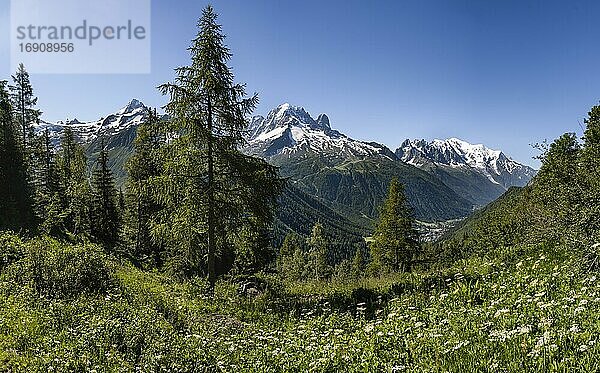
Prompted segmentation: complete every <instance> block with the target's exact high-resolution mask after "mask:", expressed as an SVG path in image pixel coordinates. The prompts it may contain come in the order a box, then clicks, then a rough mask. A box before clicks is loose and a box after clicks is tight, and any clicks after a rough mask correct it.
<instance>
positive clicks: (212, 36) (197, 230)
mask: <svg viewBox="0 0 600 373" xmlns="http://www.w3.org/2000/svg"><path fill="white" fill-rule="evenodd" d="M216 20H217V15H216V14H215V12H214V11H213V8H212V7H210V6H208V7H206V8H205V9H204V11H203V14H202V17H201V19H200V21H199V23H198V26H199V29H200V30H199V32H198V35H197V37H196V38H195V39H194V40H193V42H192V46H191V47H190V52H191V57H192V62H191V64H190V66H186V67H180V68H178V69H177V70H176V73H177V77H176V79H175V82H174V83H169V84H165V85H162V86H161V87H160V89H161V91H162V92H163V94H168V95H169V96H170V102H169V103H168V104H167V105H166V111H167V113H168V114H169V115H170V117H171V121H170V131H171V133H172V136H171V139H172V141H170V142H169V143H168V146H166V147H165V155H164V156H165V164H164V165H163V167H164V172H163V174H162V175H161V176H160V177H159V178H157V179H156V180H155V184H157V188H158V189H159V190H161V191H162V192H161V193H160V202H161V203H162V204H164V205H165V207H166V211H167V212H168V214H165V216H164V218H165V219H163V220H162V221H161V222H159V224H158V225H157V226H156V227H155V229H154V231H155V232H156V233H157V234H159V235H160V236H161V237H163V238H165V239H168V240H169V241H170V242H169V244H170V246H171V247H172V248H173V249H174V251H175V252H176V253H179V254H180V258H181V260H182V262H183V263H184V266H186V267H188V268H189V267H192V269H194V270H200V271H202V272H204V273H206V274H207V276H208V280H209V283H210V284H211V288H212V287H213V286H214V283H215V281H216V276H217V273H223V272H225V271H227V268H225V262H224V261H221V259H223V258H226V257H230V256H231V254H232V252H235V250H236V248H235V241H236V236H238V234H240V233H241V232H242V229H243V228H244V227H245V226H247V225H251V226H253V227H254V228H255V229H256V228H257V227H263V228H265V229H268V227H269V225H270V224H271V220H272V217H273V211H274V206H275V203H276V197H277V195H278V194H279V191H280V189H281V184H282V183H281V181H280V179H279V178H278V176H277V169H276V168H275V167H273V166H270V165H268V164H267V163H266V162H265V161H264V160H261V159H257V158H254V157H250V156H246V155H244V154H242V153H241V152H240V151H239V150H238V149H239V147H240V146H241V145H242V144H243V143H244V131H245V129H246V127H247V125H248V123H247V117H248V116H249V115H250V114H251V112H252V111H253V109H254V107H255V106H256V104H257V103H258V97H257V95H256V94H255V95H254V96H252V97H249V98H246V94H245V88H244V86H243V85H241V84H235V83H234V76H233V73H232V71H231V69H230V68H229V66H228V65H227V63H228V61H229V59H230V58H231V53H230V51H229V49H228V48H227V47H226V45H225V44H224V39H225V36H224V35H223V33H222V32H221V26H220V25H219V24H217V22H216Z"/></svg>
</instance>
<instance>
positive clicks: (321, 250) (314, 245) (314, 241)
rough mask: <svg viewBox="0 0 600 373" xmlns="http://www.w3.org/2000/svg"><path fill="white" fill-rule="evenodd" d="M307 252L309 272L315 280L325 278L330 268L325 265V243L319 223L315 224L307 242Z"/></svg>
mask: <svg viewBox="0 0 600 373" xmlns="http://www.w3.org/2000/svg"><path fill="white" fill-rule="evenodd" d="M307 243H308V247H309V251H308V257H309V264H308V265H309V270H310V272H311V276H312V278H313V279H315V280H322V279H324V278H327V277H328V276H329V274H330V272H331V268H330V267H329V264H328V263H327V241H326V239H325V232H324V229H323V225H322V224H321V223H316V224H315V225H314V226H313V228H312V231H311V233H310V236H309V237H308V240H307Z"/></svg>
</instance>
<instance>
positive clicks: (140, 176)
mask: <svg viewBox="0 0 600 373" xmlns="http://www.w3.org/2000/svg"><path fill="white" fill-rule="evenodd" d="M160 126H161V123H160V122H159V118H158V115H157V114H156V110H150V109H148V114H147V117H146V120H145V121H144V122H142V123H141V124H140V125H139V126H138V128H137V133H136V137H135V140H134V143H133V154H132V156H131V157H130V158H129V160H128V161H127V163H126V164H125V169H126V171H127V175H128V177H127V182H126V184H125V187H126V192H125V201H124V203H125V216H124V218H125V222H124V223H125V239H126V241H127V243H128V244H129V245H130V249H129V251H130V252H129V254H130V255H131V256H132V257H133V258H134V259H135V260H137V261H141V262H146V261H150V262H152V263H149V264H153V265H160V264H161V250H162V247H161V245H160V244H159V243H157V242H156V241H155V240H153V239H152V237H151V221H152V219H153V218H155V217H156V214H157V213H158V212H159V211H160V210H161V205H160V204H159V203H158V202H157V201H156V198H155V196H154V193H153V190H152V184H151V180H152V178H155V177H158V176H159V175H160V174H161V162H160V158H159V155H160V154H159V150H160V148H161V146H163V145H164V140H163V139H164V137H163V136H162V128H161V127H160Z"/></svg>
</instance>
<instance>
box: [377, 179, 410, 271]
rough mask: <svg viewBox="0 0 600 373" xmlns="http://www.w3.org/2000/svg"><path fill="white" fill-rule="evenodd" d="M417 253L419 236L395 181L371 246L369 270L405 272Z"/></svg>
mask: <svg viewBox="0 0 600 373" xmlns="http://www.w3.org/2000/svg"><path fill="white" fill-rule="evenodd" d="M418 250H419V242H418V232H417V231H416V229H415V228H414V218H413V213H412V209H411V208H410V206H409V204H408V201H407V200H406V196H405V195H404V187H403V185H402V184H401V183H400V181H399V180H398V178H397V177H394V178H393V179H392V181H391V183H390V187H389V191H388V195H387V198H386V200H385V201H384V202H383V204H382V206H381V207H380V211H379V221H378V223H377V227H376V229H375V233H374V235H373V241H372V242H371V258H372V262H371V264H372V270H373V271H374V272H376V273H382V272H389V271H404V270H406V269H408V268H409V266H410V264H411V261H412V260H413V259H414V257H415V255H416V254H417V252H418Z"/></svg>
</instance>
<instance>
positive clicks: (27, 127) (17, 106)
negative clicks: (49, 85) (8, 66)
mask: <svg viewBox="0 0 600 373" xmlns="http://www.w3.org/2000/svg"><path fill="white" fill-rule="evenodd" d="M12 80H13V85H12V86H11V87H10V90H11V98H12V105H13V111H14V119H15V121H16V122H17V123H18V125H19V127H20V131H21V146H22V148H23V149H24V152H25V154H26V155H28V154H29V153H28V152H29V150H30V147H29V142H31V140H32V139H33V136H34V135H33V128H32V125H33V124H34V123H36V122H37V120H38V118H39V117H40V115H41V112H40V111H39V110H37V109H36V108H35V105H36V104H37V97H35V96H34V95H33V87H32V85H31V81H30V79H29V73H28V72H27V70H25V66H24V65H23V64H22V63H21V64H19V66H18V68H17V71H16V73H15V75H13V76H12Z"/></svg>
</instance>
